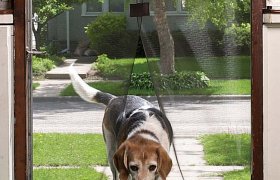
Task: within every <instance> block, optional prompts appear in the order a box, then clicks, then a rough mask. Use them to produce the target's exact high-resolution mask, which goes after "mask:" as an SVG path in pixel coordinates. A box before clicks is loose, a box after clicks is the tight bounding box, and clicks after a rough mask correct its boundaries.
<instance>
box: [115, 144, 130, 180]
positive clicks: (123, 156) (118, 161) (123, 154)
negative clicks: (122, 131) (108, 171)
mask: <svg viewBox="0 0 280 180" xmlns="http://www.w3.org/2000/svg"><path fill="white" fill-rule="evenodd" d="M128 147H129V143H128V142H126V143H123V144H122V145H121V146H120V147H119V148H118V150H117V152H116V153H115V154H114V157H113V160H114V165H115V167H116V169H117V170H118V172H119V178H120V180H127V179H128V175H129V172H128V167H127V166H128V162H127V150H128Z"/></svg>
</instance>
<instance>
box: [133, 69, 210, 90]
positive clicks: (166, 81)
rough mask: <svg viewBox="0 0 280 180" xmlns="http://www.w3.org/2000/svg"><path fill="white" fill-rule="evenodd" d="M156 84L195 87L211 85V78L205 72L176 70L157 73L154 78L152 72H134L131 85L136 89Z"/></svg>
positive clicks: (150, 87)
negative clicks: (171, 72)
mask: <svg viewBox="0 0 280 180" xmlns="http://www.w3.org/2000/svg"><path fill="white" fill-rule="evenodd" d="M153 82H154V84H155V85H156V83H157V84H158V85H159V87H158V88H160V89H172V90H180V89H193V88H206V87H208V86H209V78H208V77H207V76H206V75H205V74H204V73H203V72H175V73H173V74H169V75H167V74H155V75H154V78H153V79H152V77H151V75H150V73H146V72H144V73H141V74H135V73H133V74H132V76H131V84H130V85H131V87H132V88H136V89H153V88H154V85H153Z"/></svg>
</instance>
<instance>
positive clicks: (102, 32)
mask: <svg viewBox="0 0 280 180" xmlns="http://www.w3.org/2000/svg"><path fill="white" fill-rule="evenodd" d="M126 25H127V24H126V17H125V16H124V15H114V14H112V13H106V14H104V15H102V16H99V17H97V18H96V19H95V20H94V21H93V22H91V23H89V24H88V25H87V26H86V27H85V32H86V34H87V36H88V37H89V39H90V42H91V48H93V49H94V50H96V51H97V52H99V53H100V54H108V56H109V57H125V56H129V55H128V54H129V53H132V52H135V49H136V45H137V44H136V43H135V38H131V37H132V36H133V37H134V36H135V35H132V34H131V33H129V32H128V31H127V30H126ZM135 37H136V36H135ZM136 42H137V41H136ZM131 44H135V47H132V46H131ZM132 48H134V50H133V49H132ZM134 54H135V53H134Z"/></svg>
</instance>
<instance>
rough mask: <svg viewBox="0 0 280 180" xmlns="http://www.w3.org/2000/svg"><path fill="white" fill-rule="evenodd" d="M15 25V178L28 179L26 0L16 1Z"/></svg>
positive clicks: (18, 179) (17, 179)
mask: <svg viewBox="0 0 280 180" xmlns="http://www.w3.org/2000/svg"><path fill="white" fill-rule="evenodd" d="M14 26H15V31H14V35H15V64H14V68H15V71H14V73H15V74H14V78H15V106H14V108H15V109H14V112H15V141H14V143H15V145H14V147H15V149H14V150H15V151H14V154H15V157H14V168H15V180H25V179H27V138H26V137H27V136H26V135H27V131H26V130H27V128H26V127H27V124H26V123H27V72H26V49H25V47H26V45H25V0H15V1H14Z"/></svg>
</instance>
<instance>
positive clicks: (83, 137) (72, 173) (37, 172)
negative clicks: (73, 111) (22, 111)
mask: <svg viewBox="0 0 280 180" xmlns="http://www.w3.org/2000/svg"><path fill="white" fill-rule="evenodd" d="M33 165H34V166H35V167H44V166H45V167H51V168H35V169H34V179H35V180H36V179H38V180H44V179H45V180H76V179H83V180H92V179H96V180H97V179H104V180H105V179H107V177H106V176H105V175H104V174H102V173H98V172H96V171H95V170H94V169H93V166H94V165H108V163H107V157H106V150H105V144H104V141H103V137H102V135H100V134H57V133H50V134H39V133H35V134H33ZM61 166H66V167H70V168H62V167H61Z"/></svg>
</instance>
